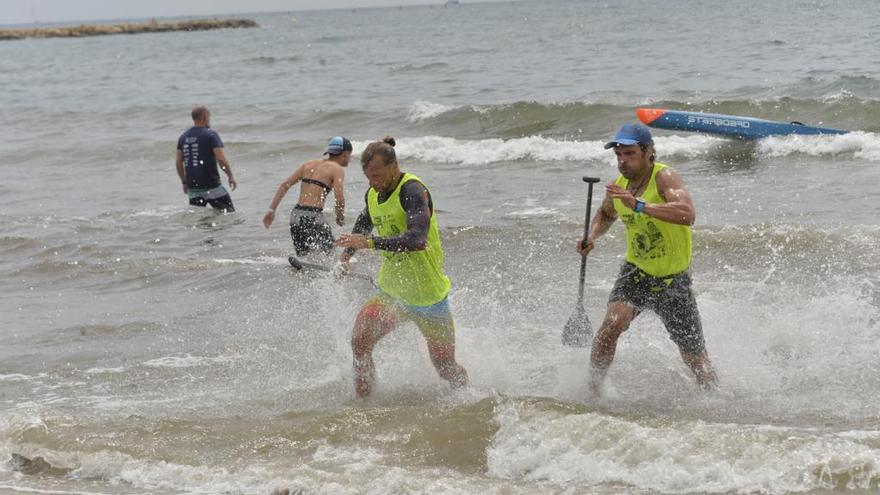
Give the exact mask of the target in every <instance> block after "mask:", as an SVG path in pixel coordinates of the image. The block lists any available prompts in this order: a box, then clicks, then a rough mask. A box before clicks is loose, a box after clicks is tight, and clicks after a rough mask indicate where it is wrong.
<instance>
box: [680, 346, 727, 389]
mask: <svg viewBox="0 0 880 495" xmlns="http://www.w3.org/2000/svg"><path fill="white" fill-rule="evenodd" d="M680 352H681V359H682V360H684V364H686V365H688V368H690V369H691V372H693V374H694V377H696V379H697V385H699V386H700V388H702V389H703V390H712V389H714V388H716V387H717V386H718V375H717V374H715V367H714V366H712V361H710V360H709V355H708V354H707V353H706V351H705V350H703V351H702V352H700V353H697V354H689V353H687V352H684V351H680Z"/></svg>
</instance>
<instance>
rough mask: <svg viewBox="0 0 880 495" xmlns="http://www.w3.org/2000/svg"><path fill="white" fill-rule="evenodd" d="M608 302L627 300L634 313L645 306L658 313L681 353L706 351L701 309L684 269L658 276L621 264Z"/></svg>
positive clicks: (637, 313)
mask: <svg viewBox="0 0 880 495" xmlns="http://www.w3.org/2000/svg"><path fill="white" fill-rule="evenodd" d="M608 302H609V303H611V302H626V303H629V304H631V305H632V306H633V307H634V308H635V311H636V316H638V315H639V313H641V312H642V311H643V310H645V309H650V310H651V311H653V312H655V313H657V315H658V316H660V319H661V320H662V321H663V325H665V326H666V331H667V332H669V338H670V339H672V341H673V342H675V344H676V345H677V346H678V348H679V350H681V352H685V353H688V354H700V353H702V352H703V351H705V350H706V341H705V339H704V338H703V325H702V324H701V323H700V312H699V311H698V310H697V300H696V298H695V297H694V293H693V291H692V290H691V276H690V273H689V272H687V271H684V272H681V273H678V274H676V275H672V276H670V277H666V278H657V277H652V276H650V275H648V274H647V273H645V272H643V271H641V270H639V268H638V267H636V266H635V265H633V264H631V263H624V264H623V266H621V267H620V273H619V274H618V276H617V281H616V282H614V288H613V289H611V295H610V296H609V297H608Z"/></svg>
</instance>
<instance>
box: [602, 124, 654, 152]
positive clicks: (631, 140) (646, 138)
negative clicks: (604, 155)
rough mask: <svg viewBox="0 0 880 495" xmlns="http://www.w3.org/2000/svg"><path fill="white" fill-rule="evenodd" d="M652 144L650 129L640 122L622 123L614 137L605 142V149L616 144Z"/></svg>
mask: <svg viewBox="0 0 880 495" xmlns="http://www.w3.org/2000/svg"><path fill="white" fill-rule="evenodd" d="M640 143H641V144H654V139H653V138H652V137H651V131H649V130H648V128H647V127H645V126H643V125H642V124H623V126H621V127H620V130H619V131H617V134H615V135H614V139H612V140H611V141H608V142H607V143H605V149H606V150H607V149H608V148H613V147H615V146H618V145H624V146H629V145H631V144H640Z"/></svg>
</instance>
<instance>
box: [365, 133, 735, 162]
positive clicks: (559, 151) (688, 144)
mask: <svg viewBox="0 0 880 495" xmlns="http://www.w3.org/2000/svg"><path fill="white" fill-rule="evenodd" d="M656 141H657V143H658V146H662V147H663V149H664V154H677V155H686V156H687V155H690V156H696V155H702V154H704V153H706V152H707V151H709V150H710V149H712V147H713V146H715V145H717V144H718V143H721V142H723V140H721V139H719V138H713V137H708V136H701V135H695V136H686V137H681V136H671V137H663V138H657V139H656ZM353 144H354V148H355V153H357V154H359V153H361V152H362V151H363V149H364V148H365V147H366V146H367V144H369V143H367V142H355V143H353ZM604 145H605V141H604V140H603V141H575V140H567V139H554V138H549V137H543V136H530V137H523V138H514V139H506V140H505V139H479V140H466V139H456V138H451V137H441V136H424V137H416V138H401V139H398V140H397V146H396V147H395V149H396V151H397V154H398V157H399V158H401V159H403V160H417V161H421V162H428V163H451V164H461V165H487V164H491V163H499V162H510V161H521V160H534V161H542V162H551V161H578V162H582V161H599V162H608V161H610V160H612V159H613V157H612V155H611V154H610V152H609V151H608V150H606V149H604Z"/></svg>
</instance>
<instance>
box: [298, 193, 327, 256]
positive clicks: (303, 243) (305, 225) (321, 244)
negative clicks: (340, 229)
mask: <svg viewBox="0 0 880 495" xmlns="http://www.w3.org/2000/svg"><path fill="white" fill-rule="evenodd" d="M290 238H291V239H292V240H293V248H294V249H295V250H296V255H297V256H304V255H306V254H309V253H311V252H313V251H319V252H322V253H324V254H330V252H331V251H332V250H333V231H332V230H331V229H330V225H328V224H327V221H326V220H324V214H323V210H322V209H321V208H318V207H314V206H300V205H296V206H295V207H294V208H293V210H291V211H290Z"/></svg>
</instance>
